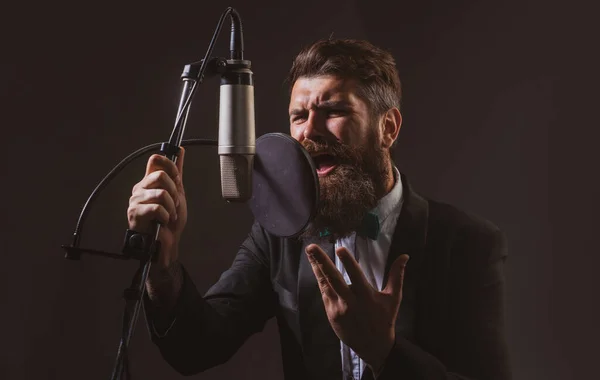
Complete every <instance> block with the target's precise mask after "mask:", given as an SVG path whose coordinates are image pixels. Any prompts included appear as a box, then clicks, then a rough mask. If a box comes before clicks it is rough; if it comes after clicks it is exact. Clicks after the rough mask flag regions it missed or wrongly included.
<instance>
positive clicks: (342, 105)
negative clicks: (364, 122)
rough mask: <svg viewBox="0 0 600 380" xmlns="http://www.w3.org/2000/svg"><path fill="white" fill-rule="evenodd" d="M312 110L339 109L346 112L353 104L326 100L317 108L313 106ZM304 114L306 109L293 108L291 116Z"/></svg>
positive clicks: (344, 101)
mask: <svg viewBox="0 0 600 380" xmlns="http://www.w3.org/2000/svg"><path fill="white" fill-rule="evenodd" d="M312 108H314V109H317V110H319V109H331V108H339V109H344V110H349V109H351V108H352V104H351V103H350V102H348V101H346V100H326V101H324V102H321V103H320V104H319V105H317V106H313V107H312ZM303 112H306V109H304V108H292V109H291V110H290V116H294V115H300V114H302V113H303Z"/></svg>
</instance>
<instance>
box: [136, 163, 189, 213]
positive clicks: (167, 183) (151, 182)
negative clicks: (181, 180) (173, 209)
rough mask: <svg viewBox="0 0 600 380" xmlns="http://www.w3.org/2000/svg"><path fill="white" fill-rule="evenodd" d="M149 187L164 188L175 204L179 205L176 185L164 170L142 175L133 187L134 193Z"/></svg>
mask: <svg viewBox="0 0 600 380" xmlns="http://www.w3.org/2000/svg"><path fill="white" fill-rule="evenodd" d="M149 189H164V190H166V191H167V192H168V193H169V195H170V196H171V198H173V201H174V202H175V206H179V201H180V194H179V192H178V191H177V185H175V182H174V181H173V179H172V178H171V177H169V175H168V174H167V173H165V172H164V171H162V170H158V171H155V172H152V173H150V174H148V175H147V176H146V177H144V179H142V181H141V182H140V185H139V186H138V187H135V188H134V194H135V193H138V192H143V191H145V190H149Z"/></svg>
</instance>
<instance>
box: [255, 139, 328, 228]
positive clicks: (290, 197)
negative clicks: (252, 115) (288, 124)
mask: <svg viewBox="0 0 600 380" xmlns="http://www.w3.org/2000/svg"><path fill="white" fill-rule="evenodd" d="M318 201H319V177H318V176H317V170H316V168H315V164H314V162H313V160H312V158H311V157H310V154H308V152H307V151H306V149H304V147H303V146H302V145H301V144H300V143H299V142H298V141H296V140H295V139H294V138H292V137H291V136H288V135H286V134H283V133H267V134H265V135H262V136H261V137H259V138H258V139H257V140H256V155H255V157H254V171H253V173H252V198H251V199H250V209H251V210H252V213H253V214H254V218H255V219H256V220H257V221H258V222H259V223H260V225H261V226H262V227H263V228H264V229H265V230H267V231H268V232H270V233H271V234H273V235H276V236H279V237H295V236H298V235H299V234H301V233H302V232H303V231H304V230H305V229H306V227H307V226H308V224H309V223H310V222H311V220H312V218H313V217H314V216H315V214H316V212H317V203H318Z"/></svg>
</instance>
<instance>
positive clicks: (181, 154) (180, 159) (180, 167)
mask: <svg viewBox="0 0 600 380" xmlns="http://www.w3.org/2000/svg"><path fill="white" fill-rule="evenodd" d="M184 156H185V149H184V148H183V147H182V146H181V147H179V156H177V160H176V161H175V166H177V171H178V173H179V182H180V183H177V181H176V182H175V184H176V185H178V186H179V185H180V184H181V182H182V181H183V160H184Z"/></svg>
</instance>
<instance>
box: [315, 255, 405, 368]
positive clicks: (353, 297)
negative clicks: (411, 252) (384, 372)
mask: <svg viewBox="0 0 600 380" xmlns="http://www.w3.org/2000/svg"><path fill="white" fill-rule="evenodd" d="M336 254H337V256H338V257H339V259H340V261H341V262H342V264H343V265H344V268H345V269H346V272H347V273H348V276H349V277H350V280H351V282H352V284H351V285H348V284H346V282H345V281H344V278H343V276H342V274H341V273H340V272H339V271H338V269H337V268H336V266H335V264H334V263H333V262H332V261H331V260H330V259H329V257H328V256H327V254H326V253H325V252H324V251H323V250H322V249H321V247H319V246H318V245H316V244H311V245H309V246H308V247H306V255H307V257H308V260H309V262H310V264H311V266H312V269H313V272H314V274H315V276H316V278H317V281H318V284H319V288H320V290H321V295H322V297H323V303H324V305H325V311H326V312H327V317H328V319H329V323H330V324H331V327H332V328H333V330H334V331H335V333H336V335H337V336H338V338H340V340H341V341H342V342H344V343H345V344H346V345H347V346H348V347H350V348H352V350H353V351H354V352H356V354H357V355H358V356H359V357H360V358H362V359H363V360H364V361H365V362H366V363H367V364H368V365H369V366H371V368H372V369H373V370H374V371H378V370H379V369H380V368H381V367H382V366H383V364H384V362H385V359H386V358H387V356H388V354H389V352H390V351H391V349H392V347H393V345H394V341H395V334H396V333H395V322H396V317H397V315H398V310H399V308H400V303H401V302H402V283H403V280H404V269H405V267H406V263H407V262H408V259H409V257H408V255H401V256H400V257H398V258H397V259H396V261H394V263H393V264H392V267H391V268H390V273H389V278H388V283H387V285H386V287H385V288H384V289H383V291H381V292H380V291H377V290H376V289H375V288H373V287H372V286H371V284H370V283H369V282H368V280H367V279H366V277H365V275H364V274H363V272H362V270H361V269H360V266H359V264H358V263H357V262H356V260H355V259H354V257H353V256H352V254H350V252H348V250H347V249H346V248H338V249H337V250H336Z"/></svg>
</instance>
